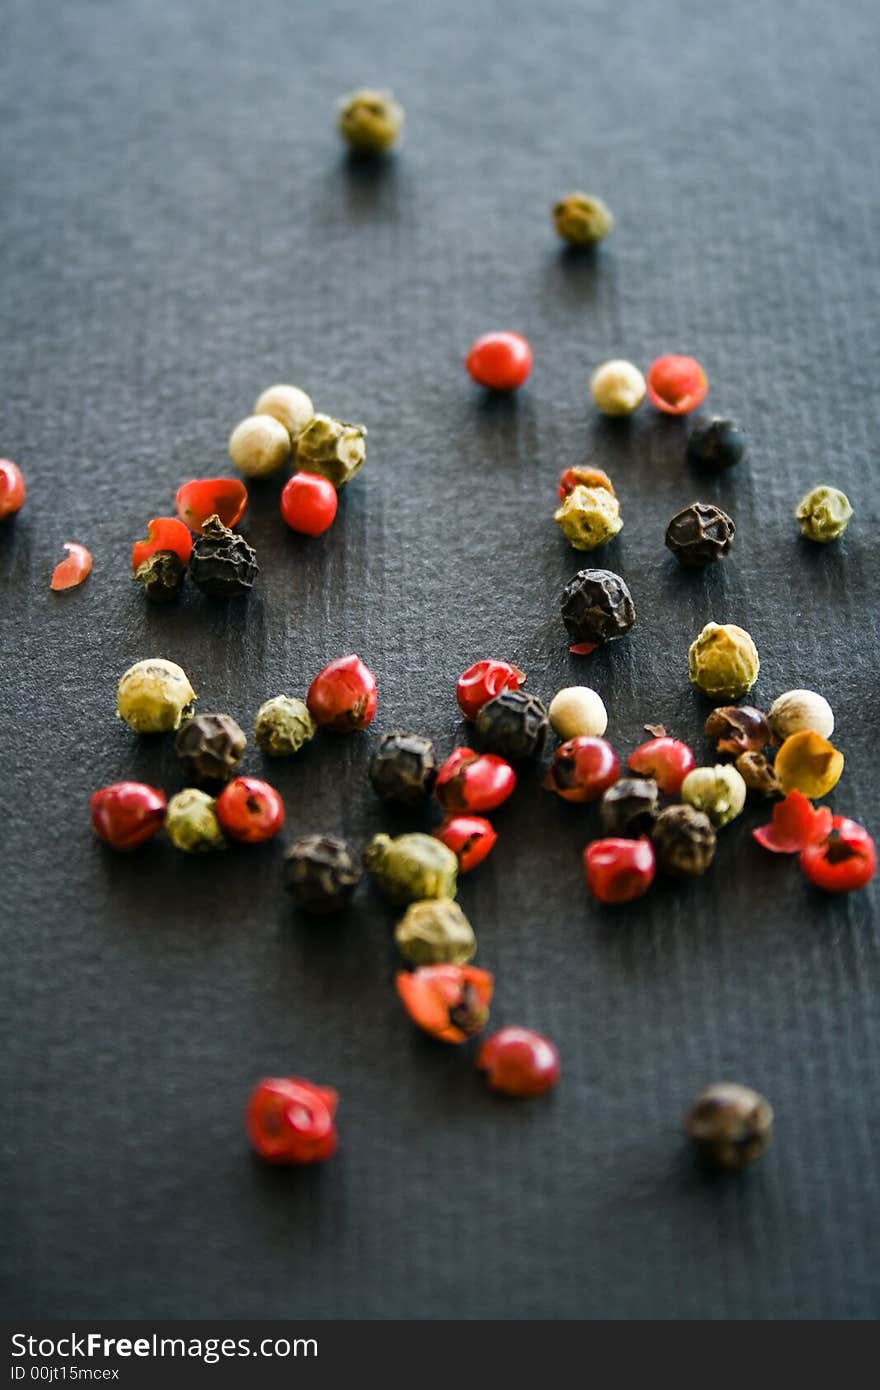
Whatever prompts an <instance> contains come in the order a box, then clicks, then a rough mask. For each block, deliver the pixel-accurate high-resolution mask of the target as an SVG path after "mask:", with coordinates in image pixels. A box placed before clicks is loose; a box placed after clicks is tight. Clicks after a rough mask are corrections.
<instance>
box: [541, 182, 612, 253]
mask: <svg viewBox="0 0 880 1390" xmlns="http://www.w3.org/2000/svg"><path fill="white" fill-rule="evenodd" d="M553 221H554V222H555V224H556V230H557V232H558V233H559V235H560V236H561V237H562V240H563V241H567V242H569V243H570V244H571V245H572V246H594V245H595V243H596V242H597V241H602V240H603V239H604V238H605V237H607V236H608V234H609V232H610V231H611V229H612V227H613V226H614V218H613V216H612V214H611V209H610V208H609V207H608V206H607V204H605V203H603V202H602V199H601V198H593V197H591V196H590V194H589V193H568V194H566V196H565V197H564V198H560V199H559V202H558V203H556V204H555V205H554V208H553Z"/></svg>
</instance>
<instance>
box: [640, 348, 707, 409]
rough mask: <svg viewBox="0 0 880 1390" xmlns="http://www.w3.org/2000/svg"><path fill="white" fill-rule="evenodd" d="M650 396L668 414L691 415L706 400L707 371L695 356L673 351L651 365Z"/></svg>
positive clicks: (653, 402)
mask: <svg viewBox="0 0 880 1390" xmlns="http://www.w3.org/2000/svg"><path fill="white" fill-rule="evenodd" d="M647 383H648V397H649V399H650V400H651V402H652V404H653V405H655V406H656V407H657V409H658V410H662V411H663V412H664V414H666V415H689V414H690V413H691V411H692V410H696V408H697V406H698V405H701V404H702V402H703V401H704V400H705V399H706V394H707V392H708V390H709V383H708V381H707V380H706V373H705V372H704V371H703V368H702V367H701V366H700V364H699V362H697V361H696V359H695V358H693V357H681V356H679V355H678V354H677V353H674V352H670V353H668V354H667V355H666V356H665V357H658V358H656V359H655V361H653V362H652V363H651V365H650V367H649V368H648V376H647Z"/></svg>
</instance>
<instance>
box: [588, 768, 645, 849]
mask: <svg viewBox="0 0 880 1390" xmlns="http://www.w3.org/2000/svg"><path fill="white" fill-rule="evenodd" d="M657 798H658V790H657V783H656V782H655V781H653V779H652V778H650V777H622V778H621V779H620V781H619V782H615V783H614V784H613V786H610V787H609V788H608V789H607V791H606V792H605V794H604V796H603V797H602V801H601V803H600V805H599V815H600V817H601V820H602V830H603V832H604V833H605V835H607V836H610V837H611V838H613V839H625V840H638V839H640V838H641V836H642V835H648V834H650V832H651V827H652V826H653V824H654V821H655V820H656V819H657Z"/></svg>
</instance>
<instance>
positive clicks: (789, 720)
mask: <svg viewBox="0 0 880 1390" xmlns="http://www.w3.org/2000/svg"><path fill="white" fill-rule="evenodd" d="M768 718H769V720H770V728H771V729H772V730H773V735H774V737H775V738H776V739H777V741H778V742H779V743H783V742H784V741H785V739H787V738H788V736H789V734H799V733H801V732H802V731H803V730H804V729H812V731H813V733H814V734H819V735H820V736H821V737H822V738H830V737H831V735H832V734H833V733H834V711H833V710H832V708H831V706H830V705H829V703H828V701H827V700H826V699H825V698H824V696H822V695H817V694H816V692H815V690H787V691H786V692H785V694H784V695H779V696H778V697H777V698H776V699H775V700H774V701H773V704H772V705H771V706H770V714H769V716H768Z"/></svg>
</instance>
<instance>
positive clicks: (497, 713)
mask: <svg viewBox="0 0 880 1390" xmlns="http://www.w3.org/2000/svg"><path fill="white" fill-rule="evenodd" d="M549 727H550V720H549V717H548V714H547V709H546V706H545V705H544V703H543V701H541V700H539V699H538V697H537V695H529V694H528V692H527V691H525V690H502V691H501V694H500V695H496V696H495V698H494V700H489V702H488V704H485V705H484V706H483V708H482V709H481V710H480V713H479V714H478V715H477V722H476V735H477V740H478V742H479V744H480V747H481V748H483V749H485V750H486V752H487V753H495V754H496V755H497V756H498V757H499V758H506V759H507V761H508V762H516V761H517V759H519V758H531V757H533V756H534V754H535V753H540V751H541V749H542V747H543V746H544V739H545V738H546V737H547V730H548V728H549Z"/></svg>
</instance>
